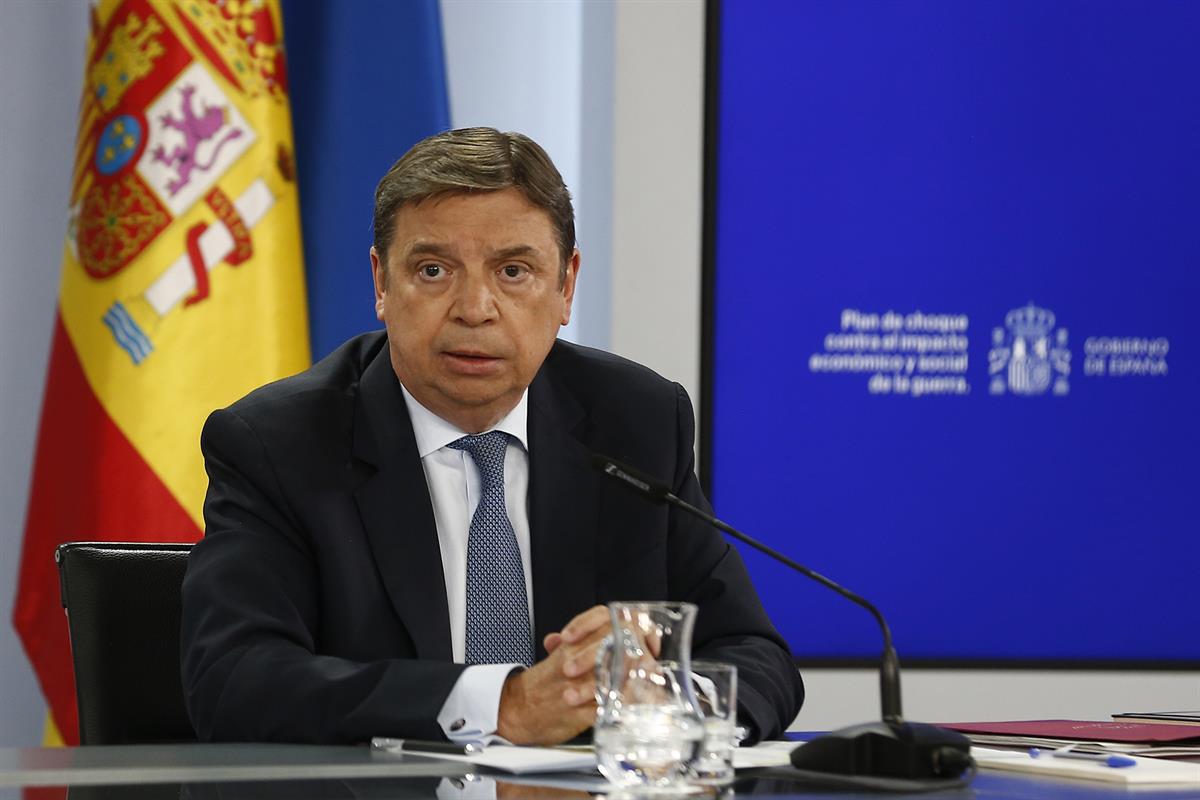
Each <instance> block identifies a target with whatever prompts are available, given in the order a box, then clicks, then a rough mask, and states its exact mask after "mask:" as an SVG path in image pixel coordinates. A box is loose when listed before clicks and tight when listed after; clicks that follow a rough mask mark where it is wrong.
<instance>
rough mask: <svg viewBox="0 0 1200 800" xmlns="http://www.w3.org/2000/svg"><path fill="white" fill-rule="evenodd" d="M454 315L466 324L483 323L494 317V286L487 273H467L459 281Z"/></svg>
mask: <svg viewBox="0 0 1200 800" xmlns="http://www.w3.org/2000/svg"><path fill="white" fill-rule="evenodd" d="M454 315H455V318H456V319H458V320H460V321H461V322H463V323H464V324H466V325H483V324H484V323H486V322H490V321H491V320H493V319H495V318H496V295H495V287H493V286H492V285H491V283H490V282H489V281H488V276H487V275H477V274H469V273H468V274H467V275H466V276H465V277H464V278H463V280H462V281H461V282H460V283H459V286H458V292H457V295H456V297H455V299H454Z"/></svg>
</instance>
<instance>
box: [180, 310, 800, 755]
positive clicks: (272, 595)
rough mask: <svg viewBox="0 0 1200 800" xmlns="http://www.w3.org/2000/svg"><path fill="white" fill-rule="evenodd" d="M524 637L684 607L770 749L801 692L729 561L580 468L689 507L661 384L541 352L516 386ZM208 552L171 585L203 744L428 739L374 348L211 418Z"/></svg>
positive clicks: (443, 673) (420, 500) (397, 436)
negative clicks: (523, 414)
mask: <svg viewBox="0 0 1200 800" xmlns="http://www.w3.org/2000/svg"><path fill="white" fill-rule="evenodd" d="M528 430H529V452H530V488H529V498H528V502H529V522H530V537H531V541H530V548H531V560H532V571H533V604H534V622H535V631H534V640H535V644H536V646H537V653H536V655H537V657H538V658H539V659H540V658H543V657H545V655H546V653H545V650H544V649H543V648H542V646H541V641H542V638H543V637H544V636H545V635H546V634H547V633H549V632H551V631H556V630H559V629H561V628H562V626H563V625H565V624H566V623H567V622H568V621H569V620H570V619H571V618H572V617H573V616H574V615H576V614H577V613H579V612H580V611H583V610H584V609H586V608H588V607H590V606H593V605H595V604H597V603H603V602H607V601H610V600H652V599H668V598H669V599H677V600H689V601H692V602H695V603H697V604H698V605H699V607H700V611H699V615H698V618H697V625H696V630H695V637H694V647H693V650H694V653H695V655H696V657H706V658H716V659H720V660H725V661H731V662H734V663H736V664H738V666H739V672H740V678H741V680H740V686H739V695H740V697H739V699H740V706H741V710H742V716H743V719H744V722H745V723H748V724H749V725H750V727H751V730H752V732H753V733H754V734H757V735H760V736H771V735H774V734H777V733H779V732H780V731H781V730H782V729H783V728H784V727H785V726H786V725H787V724H788V723H789V722H790V721H791V720H792V718H793V717H794V716H795V714H796V713H797V712H798V711H799V708H800V703H801V702H802V699H803V692H804V690H803V686H802V684H801V682H800V679H799V676H798V674H797V671H796V669H795V667H794V665H793V663H792V660H791V657H790V655H789V652H788V650H787V647H786V645H785V643H784V642H783V641H782V639H781V638H780V637H779V635H778V633H777V632H776V631H775V629H774V628H773V627H772V625H771V623H770V620H768V619H767V616H766V614H765V612H764V611H763V609H762V606H761V604H760V602H759V600H758V597H757V595H756V594H755V592H754V589H753V587H752V586H751V584H750V581H749V578H748V576H747V574H746V571H745V568H744V567H743V565H742V561H741V558H740V557H739V556H738V554H737V551H736V550H734V549H733V548H732V547H730V546H729V545H728V544H727V543H726V542H725V541H724V540H723V539H722V538H721V537H720V536H719V535H718V534H717V533H716V532H715V531H713V530H711V529H710V528H708V527H707V526H705V525H703V524H701V523H698V522H696V521H695V520H693V519H692V518H689V517H686V516H683V515H681V514H679V513H678V512H675V511H672V510H670V509H668V508H667V507H665V506H656V505H652V504H650V503H649V502H647V501H646V500H644V499H642V498H641V497H638V496H636V495H635V494H633V493H630V492H629V491H627V490H626V489H625V488H623V487H621V486H620V485H618V484H616V483H614V482H613V481H611V479H608V478H605V477H604V476H602V475H599V474H598V473H596V472H595V471H594V470H593V469H592V467H591V465H590V463H589V455H590V453H591V452H592V451H599V452H602V453H605V454H608V455H612V456H614V457H616V458H619V459H622V460H624V461H627V462H628V463H630V464H634V465H638V466H640V467H642V468H643V469H644V470H645V471H646V472H649V473H650V474H652V475H657V476H660V477H662V478H664V479H669V481H670V483H671V485H672V486H673V487H674V491H675V493H676V494H677V495H679V496H680V497H682V498H683V499H685V500H688V501H689V502H692V503H695V504H697V505H701V506H706V505H707V503H706V501H705V499H704V497H703V494H702V493H701V491H700V488H699V485H698V483H697V481H696V477H695V474H694V472H693V456H692V437H693V418H692V411H691V404H690V403H689V401H688V398H687V396H686V394H685V392H684V391H683V389H682V387H680V386H679V385H678V384H672V383H670V382H668V381H666V380H664V379H663V378H661V377H659V376H658V375H656V374H655V373H653V372H651V371H650V370H648V369H646V368H644V367H640V366H638V365H636V364H633V363H631V362H629V361H626V360H624V359H621V358H618V357H616V356H612V355H609V354H607V353H603V352H600V351H596V350H591V349H587V348H583V347H578V346H575V345H571V344H567V343H564V342H558V343H556V344H555V346H554V348H553V349H552V351H551V353H550V355H549V356H548V357H547V359H546V362H545V363H544V364H543V366H542V368H541V370H540V371H539V372H538V375H537V377H536V378H535V379H534V381H533V383H532V384H531V386H530V388H529V427H528ZM201 447H202V449H203V451H204V457H205V465H206V468H207V470H208V474H209V488H208V495H207V497H206V499H205V503H204V518H205V537H204V539H203V540H202V541H201V542H199V543H198V544H197V545H196V547H195V548H194V550H193V551H192V554H191V557H190V559H189V564H188V571H187V576H186V578H185V580H184V583H183V622H182V661H183V686H184V690H185V694H186V697H187V706H188V710H189V712H190V714H191V717H192V722H193V724H194V725H195V726H196V731H197V733H198V734H199V737H200V738H201V739H202V740H278V741H305V742H356V741H363V740H366V739H369V738H370V737H371V736H377V735H378V736H382V735H393V736H402V737H419V738H426V739H437V738H441V737H442V732H441V729H440V728H439V726H438V724H437V722H436V716H437V714H438V711H439V710H440V708H441V706H442V704H443V702H444V701H445V699H446V696H447V695H448V694H449V692H450V690H451V689H452V688H453V686H454V684H455V682H456V681H457V680H458V677H459V674H460V673H461V672H462V670H463V669H464V667H463V665H461V664H454V663H452V662H451V649H450V623H449V614H448V611H447V606H446V587H445V581H444V579H443V576H442V565H441V555H440V552H439V549H438V537H437V530H436V527H435V524H434V516H433V509H432V505H431V503H430V499H429V492H428V488H427V485H426V481H425V473H424V471H423V469H422V467H421V462H420V459H419V458H418V455H417V449H416V444H415V441H414V438H413V432H412V425H411V423H410V422H409V418H408V411H407V409H406V407H405V404H404V399H403V396H402V394H401V390H400V383H399V381H398V380H397V379H396V375H395V373H394V372H393V370H392V366H391V362H390V360H389V356H388V346H387V339H386V335H385V334H383V333H382V332H380V333H373V334H366V335H363V336H359V337H357V338H355V339H352V340H350V341H349V342H347V343H346V344H344V345H343V346H342V347H340V348H339V349H338V350H337V351H336V352H334V353H333V354H332V355H330V356H329V357H328V358H326V359H324V360H322V361H321V362H320V363H318V364H316V365H315V366H313V367H312V368H311V369H310V370H308V371H306V372H304V373H301V374H300V375H297V376H295V377H292V378H288V379H286V380H282V381H279V382H277V383H273V384H271V385H269V386H266V387H263V388H262V389H259V390H257V391H255V392H253V393H252V394H250V395H249V396H247V397H245V398H243V399H242V400H240V401H238V402H237V403H235V404H234V405H232V406H230V407H229V408H227V409H224V410H221V411H217V412H215V413H214V414H213V415H212V416H211V417H210V418H209V420H208V422H207V423H206V424H205V426H204V432H203V435H202V437H201Z"/></svg>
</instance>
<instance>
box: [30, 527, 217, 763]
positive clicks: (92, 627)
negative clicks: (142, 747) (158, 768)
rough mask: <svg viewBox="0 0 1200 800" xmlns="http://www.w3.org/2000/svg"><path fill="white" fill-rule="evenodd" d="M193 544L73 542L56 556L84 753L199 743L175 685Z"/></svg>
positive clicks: (55, 554) (176, 682)
mask: <svg viewBox="0 0 1200 800" xmlns="http://www.w3.org/2000/svg"><path fill="white" fill-rule="evenodd" d="M191 549H192V546H191V545H188V544H141V543H136V542H69V543H67V544H64V545H60V546H59V548H58V549H57V550H56V551H55V553H54V560H55V561H56V562H57V563H58V577H59V589H60V591H61V594H62V604H63V608H65V609H66V610H67V621H68V627H69V629H70V633H71V652H72V656H73V658H74V665H75V696H76V698H77V701H78V703H79V739H80V742H81V743H82V744H150V743H156V742H185V741H191V742H194V741H196V733H195V731H194V730H193V729H192V723H191V721H190V720H189V719H188V715H187V711H186V710H185V708H184V704H183V686H182V683H181V682H180V679H179V614H180V588H181V586H182V584H183V573H184V571H185V570H186V569H187V559H188V553H189V552H190V551H191Z"/></svg>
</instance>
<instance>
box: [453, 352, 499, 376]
mask: <svg viewBox="0 0 1200 800" xmlns="http://www.w3.org/2000/svg"><path fill="white" fill-rule="evenodd" d="M442 357H443V359H444V360H445V361H446V362H447V364H448V365H449V367H450V369H451V370H453V371H454V372H459V373H462V374H465V375H486V374H488V373H490V372H492V371H494V370H495V369H496V368H497V367H499V366H500V362H501V361H502V359H501V358H500V357H499V356H496V355H492V354H491V353H487V352H484V351H482V350H471V349H460V350H446V351H443V352H442Z"/></svg>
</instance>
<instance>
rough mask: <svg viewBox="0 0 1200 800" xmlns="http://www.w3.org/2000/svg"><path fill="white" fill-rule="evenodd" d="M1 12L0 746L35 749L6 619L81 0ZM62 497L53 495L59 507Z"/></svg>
mask: <svg viewBox="0 0 1200 800" xmlns="http://www.w3.org/2000/svg"><path fill="white" fill-rule="evenodd" d="M0 13H2V14H3V23H2V24H0V108H2V109H4V111H3V112H2V113H0V375H2V376H4V377H3V378H2V379H0V381H2V382H0V453H3V458H2V459H0V616H2V619H0V697H3V698H4V700H3V704H2V707H3V711H2V712H0V746H16V745H29V744H36V743H38V742H40V741H41V737H42V725H43V722H44V720H45V713H46V712H45V706H44V704H43V703H42V701H41V695H40V692H39V689H38V686H37V683H36V681H35V679H34V676H33V671H32V670H31V669H30V667H29V662H28V661H27V660H26V659H25V654H24V651H23V650H22V649H21V646H20V643H19V641H18V640H17V636H16V633H15V632H14V631H13V627H12V623H11V621H10V620H11V619H12V604H13V595H14V593H15V589H16V576H17V568H18V566H19V564H20V559H21V541H22V538H23V533H24V528H25V506H26V503H27V500H28V492H29V474H30V467H31V464H32V460H33V450H34V438H35V436H36V435H37V425H38V419H39V415H40V411H41V403H42V388H43V386H44V384H45V376H46V361H47V357H48V355H49V352H50V336H51V331H52V330H53V326H54V312H55V306H56V304H57V296H58V276H59V271H60V270H61V268H62V261H61V253H62V246H63V235H64V233H65V231H66V218H67V214H66V208H67V194H68V190H69V188H70V186H69V181H70V172H71V166H72V165H71V154H72V152H73V143H74V139H75V108H76V99H77V98H78V96H79V88H80V86H81V82H82V76H83V42H84V36H85V31H86V21H87V16H86V13H85V10H84V6H83V3H82V1H81V0H79V1H77V0H58V1H57V2H49V1H47V2H39V0H9V1H8V2H6V3H4V7H3V9H2V11H0ZM70 492H71V487H63V495H64V496H63V502H70Z"/></svg>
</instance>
